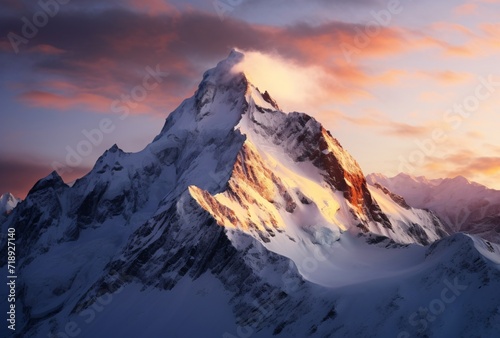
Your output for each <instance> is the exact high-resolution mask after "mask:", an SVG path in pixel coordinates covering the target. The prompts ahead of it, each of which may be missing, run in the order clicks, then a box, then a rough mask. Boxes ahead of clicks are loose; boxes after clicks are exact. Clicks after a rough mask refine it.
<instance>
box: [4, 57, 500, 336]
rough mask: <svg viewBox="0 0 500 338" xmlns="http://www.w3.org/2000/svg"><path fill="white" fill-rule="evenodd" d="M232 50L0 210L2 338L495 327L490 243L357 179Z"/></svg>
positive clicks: (498, 325) (497, 315) (498, 256)
mask: <svg viewBox="0 0 500 338" xmlns="http://www.w3.org/2000/svg"><path fill="white" fill-rule="evenodd" d="M243 59H244V55H243V54H242V53H240V52H238V51H233V52H231V54H230V55H229V57H228V58H227V59H226V60H224V61H222V62H220V63H219V64H218V65H217V66H216V67H215V68H213V69H211V70H209V71H207V72H206V73H205V74H204V76H203V80H202V81H201V83H200V85H199V87H198V90H197V91H196V93H195V94H194V96H193V97H191V98H189V99H186V100H185V101H183V102H182V104H181V105H180V106H179V107H178V108H177V109H176V110H175V111H173V112H172V113H171V114H169V115H168V117H167V119H166V122H165V125H164V127H163V129H162V130H161V132H160V134H159V135H158V136H157V137H156V138H155V139H154V140H153V142H152V143H151V144H149V145H148V146H147V147H146V148H145V149H144V150H142V151H140V152H138V153H125V152H123V151H122V150H121V149H120V148H119V147H118V146H116V145H115V146H113V147H112V148H111V149H109V150H107V151H106V152H105V153H104V154H103V155H102V156H101V157H100V158H99V160H98V161H97V163H96V164H95V166H94V168H93V169H92V170H91V171H90V172H89V173H88V174H87V175H86V176H84V177H83V178H81V179H78V180H77V181H76V182H74V184H72V185H71V186H70V185H68V184H66V183H64V181H63V180H62V179H61V177H60V176H59V175H58V174H57V173H56V172H53V173H51V174H50V175H49V176H47V177H45V178H43V179H41V180H40V181H38V182H37V183H36V185H35V186H34V187H33V188H32V189H31V191H30V192H29V194H28V196H27V197H26V199H25V200H23V201H22V202H20V203H19V204H18V205H17V206H16V207H15V208H14V207H12V208H14V209H13V210H12V211H11V212H10V213H8V214H7V213H5V212H3V214H5V215H4V216H2V217H4V218H3V219H2V234H6V233H7V229H8V228H15V231H16V250H17V251H16V252H17V258H16V260H17V261H16V265H17V270H18V277H17V281H16V283H17V289H16V290H17V294H16V299H17V302H16V330H15V331H14V332H13V331H11V330H8V329H7V328H6V326H5V325H2V333H1V335H2V337H8V336H15V337H77V336H78V337H82V338H83V337H85V338H93V337H124V338H126V337H147V338H149V337H152V338H161V337H167V338H170V337H179V338H185V337H186V338H188V337H189V338H191V337H223V338H235V337H240V338H244V337H245V338H248V337H256V338H257V337H275V336H276V337H395V338H396V337H398V338H403V337H500V291H499V290H500V245H498V244H495V242H494V241H493V239H495V238H498V237H495V236H489V237H486V239H483V238H482V237H479V236H477V235H471V234H465V233H460V232H457V231H463V230H464V229H463V228H457V227H453V226H451V225H450V222H449V219H446V218H443V215H450V212H449V209H446V210H444V211H443V209H440V208H430V207H429V205H428V204H425V203H417V204H418V205H416V204H414V203H410V202H408V201H406V200H405V198H403V197H402V196H400V195H403V196H404V197H406V196H405V194H404V189H403V188H401V187H400V186H397V189H396V190H394V191H392V190H391V188H394V187H396V184H395V183H394V182H393V183H394V184H392V185H391V184H390V183H391V182H390V181H389V179H387V178H385V177H383V176H381V175H374V176H371V177H370V179H369V181H370V183H371V184H368V183H367V180H366V179H365V175H364V174H363V172H362V170H361V169H360V167H359V165H358V163H357V162H356V161H355V160H354V159H353V158H352V157H351V155H349V153H348V152H347V151H346V150H345V149H344V148H343V147H342V146H341V145H340V144H339V142H338V141H337V140H336V139H335V138H334V137H333V136H332V135H331V134H330V132H329V131H327V130H325V128H324V127H323V126H322V125H321V123H320V122H318V121H316V120H315V119H314V118H312V117H311V116H309V115H307V114H304V113H298V112H291V113H284V112H282V111H281V109H280V107H279V105H278V103H277V102H276V101H275V100H274V99H273V98H272V96H271V95H272V93H268V92H267V91H263V90H262V91H261V90H260V89H258V88H257V87H255V86H254V85H252V83H250V82H249V80H248V78H247V77H246V76H245V74H244V73H242V72H238V71H235V68H236V67H235V66H236V65H238V64H239V63H240V62H241V61H242V60H243ZM380 151H382V150H380ZM436 184H437V183H436ZM443 184H444V182H443V183H441V185H443ZM397 193H399V194H400V195H397ZM11 200H12V201H10V202H9V203H11V204H12V203H14V199H12V198H11ZM413 202H414V201H413ZM15 203H17V201H15ZM450 205H451V204H450ZM415 206H419V207H425V208H427V209H425V210H424V209H417V208H414V207H415ZM455 207H458V206H456V205H455ZM12 208H10V209H12ZM10 209H9V210H10ZM430 210H434V211H430ZM445 211H446V212H445ZM434 212H436V213H434ZM481 215H482V216H484V217H479V216H478V217H476V218H471V219H470V222H471V224H472V223H473V222H475V221H478V222H481V224H485V223H486V220H485V217H486V218H487V221H488V222H489V223H488V226H487V227H486V228H487V229H486V230H484V231H482V230H481V231H477V232H474V231H471V232H472V233H477V234H479V235H481V234H483V232H486V233H487V234H489V235H492V233H491V232H490V231H491V229H494V228H495V226H490V224H493V223H494V222H498V221H497V219H498V210H497V214H496V216H497V218H496V219H495V218H494V217H493V216H492V215H493V214H491V213H484V214H481ZM440 217H441V219H442V220H443V221H441V220H440ZM450 217H451V216H450ZM496 229H498V223H496ZM488 239H490V240H488ZM2 252H3V254H2V256H1V257H2V258H1V261H0V265H1V266H2V274H3V275H4V276H7V259H6V257H7V255H6V254H4V253H6V252H7V244H6V242H5V241H2ZM0 305H1V308H2V309H7V308H8V307H9V304H8V303H7V297H3V296H2V298H1V302H0ZM2 311H3V310H2Z"/></svg>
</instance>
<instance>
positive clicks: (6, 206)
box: [0, 193, 21, 224]
mask: <svg viewBox="0 0 500 338" xmlns="http://www.w3.org/2000/svg"><path fill="white" fill-rule="evenodd" d="M19 202H21V200H20V199H19V198H16V197H15V196H14V195H12V194H11V193H5V194H3V195H1V196H0V224H2V222H4V220H5V218H6V217H7V215H8V214H10V212H11V211H12V210H14V208H15V207H16V206H17V205H18V204H19Z"/></svg>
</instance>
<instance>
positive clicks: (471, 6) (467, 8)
mask: <svg viewBox="0 0 500 338" xmlns="http://www.w3.org/2000/svg"><path fill="white" fill-rule="evenodd" d="M477 7H478V6H477V4H475V3H465V4H462V5H460V6H458V7H456V8H455V9H454V10H453V13H454V14H455V15H458V16H464V15H472V14H474V13H475V12H476V10H477Z"/></svg>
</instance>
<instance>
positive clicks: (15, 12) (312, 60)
mask: <svg viewBox="0 0 500 338" xmlns="http://www.w3.org/2000/svg"><path fill="white" fill-rule="evenodd" d="M499 12H500V0H473V1H463V0H462V1H458V0H457V1H455V0H452V1H441V2H436V1H431V0H422V1H412V0H390V1H382V0H350V1H348V0H330V1H328V0H307V1H306V0H288V1H285V0H265V1H264V0H226V1H223V0H215V1H213V0H206V1H205V0H203V1H201V0H199V1H178V0H172V1H164V0H99V1H97V0H85V1H83V0H38V1H31V0H30V1H28V0H22V1H20V0H2V2H1V4H0V102H1V105H0V116H1V124H0V144H1V146H0V193H4V192H7V191H9V192H12V193H14V194H15V195H16V196H18V197H21V198H24V197H25V196H26V194H27V192H28V191H29V189H30V188H31V187H32V186H33V185H34V184H35V183H36V181H37V180H38V179H40V178H42V177H45V176H46V175H48V174H49V173H50V172H51V171H52V170H54V168H55V169H57V170H58V171H59V172H60V174H61V175H62V176H63V178H64V179H65V181H67V182H70V181H72V180H74V179H76V178H78V177H81V176H83V175H84V174H85V173H87V172H88V171H89V170H90V168H91V167H92V166H93V164H94V163H95V161H96V160H97V159H98V158H99V156H100V155H102V153H103V152H104V151H105V150H106V149H108V148H110V147H111V146H112V145H113V144H117V145H118V146H119V147H120V148H121V149H123V150H124V151H128V152H135V151H139V150H141V149H143V148H144V147H145V146H146V145H147V144H148V143H150V142H151V141H152V140H153V138H154V136H156V135H157V134H158V133H159V132H160V130H161V128H162V126H163V123H164V120H165V118H166V117H167V116H168V114H169V113H170V112H171V111H172V110H174V109H175V108H176V107H177V106H178V105H179V104H180V103H181V102H182V100H183V99H184V98H187V97H190V96H191V95H192V94H193V93H194V91H195V90H196V87H197V85H198V83H199V82H200V80H201V78H202V75H203V72H204V71H205V70H207V69H209V68H212V67H213V66H215V64H216V63H217V62H218V61H220V60H222V59H224V58H226V57H227V55H228V54H229V52H230V51H231V50H232V49H233V48H235V49H238V50H240V51H243V52H244V53H245V55H246V59H245V60H246V61H245V63H244V64H243V65H242V67H243V69H242V70H243V71H244V72H245V73H246V74H247V76H248V77H249V79H250V81H251V82H252V83H254V84H255V85H256V86H257V87H259V88H260V89H261V91H263V90H268V91H269V93H270V94H271V96H273V98H275V99H276V100H277V101H278V103H279V104H280V106H281V108H283V110H285V111H301V112H305V113H308V114H310V115H312V116H314V117H315V118H317V119H318V120H319V121H320V122H322V123H323V125H324V126H325V128H326V129H328V130H330V131H331V133H332V135H333V136H334V137H336V138H337V139H338V140H339V141H340V143H341V144H342V145H343V146H344V148H346V149H347V150H348V151H349V152H350V153H351V154H352V155H353V156H354V157H355V158H356V159H357V161H358V162H359V164H360V166H361V168H362V169H363V171H364V173H365V174H369V173H372V172H380V173H383V174H386V175H388V176H393V175H396V174H398V173H399V172H401V171H404V172H407V173H410V174H412V175H415V176H420V175H424V176H426V177H429V178H441V177H455V176H458V175H462V176H465V177H466V178H468V179H469V180H473V181H477V182H479V183H481V184H484V185H486V186H488V187H491V188H496V189H500V180H498V178H499V174H500V133H499V132H498V130H499V128H498V127H499V122H500V119H499V113H500V111H499V107H500V67H499V66H498V60H499V56H500V23H499V20H498V13H499Z"/></svg>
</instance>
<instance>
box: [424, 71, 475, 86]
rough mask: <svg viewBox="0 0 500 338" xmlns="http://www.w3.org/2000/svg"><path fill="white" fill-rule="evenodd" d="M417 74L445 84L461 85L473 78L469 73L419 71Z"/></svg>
mask: <svg viewBox="0 0 500 338" xmlns="http://www.w3.org/2000/svg"><path fill="white" fill-rule="evenodd" d="M418 74H421V75H423V76H425V77H427V78H430V79H433V80H437V81H440V82H443V83H446V84H455V83H463V82H466V81H468V80H470V79H471V78H473V76H472V75H471V74H469V73H465V72H455V71H451V70H443V71H421V72H419V73H418Z"/></svg>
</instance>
